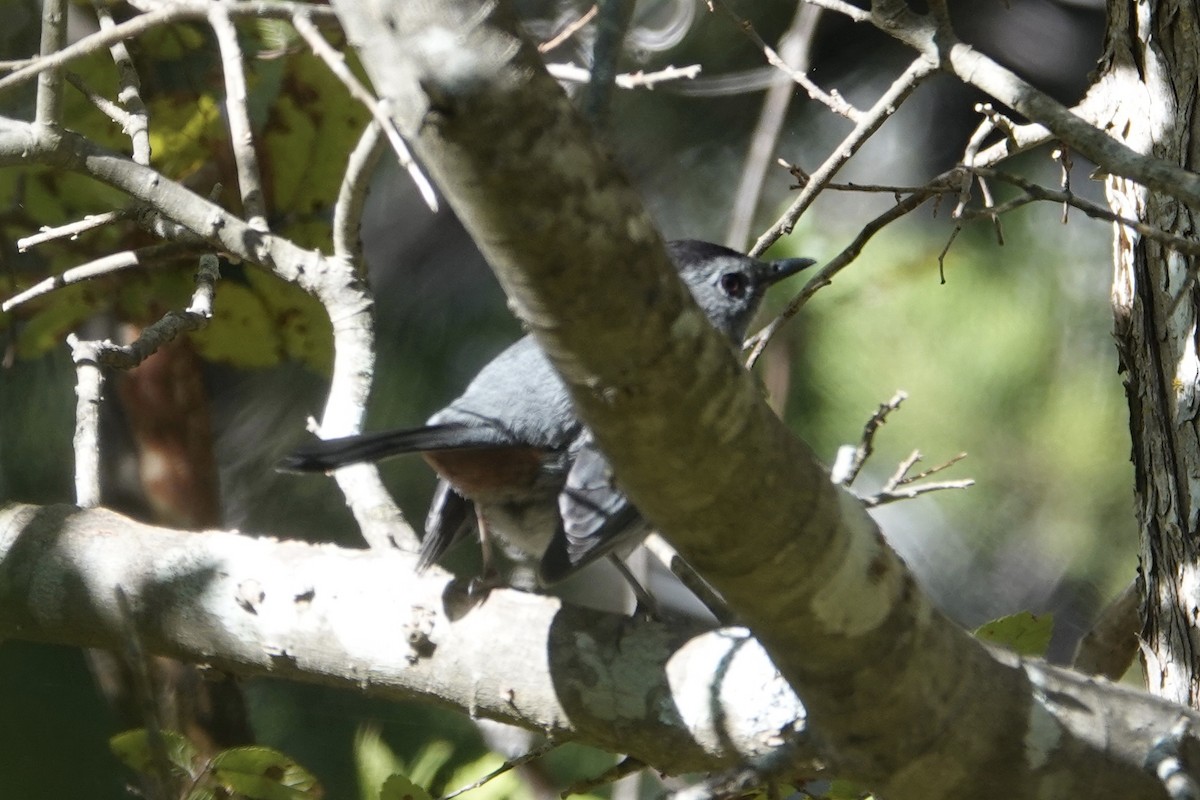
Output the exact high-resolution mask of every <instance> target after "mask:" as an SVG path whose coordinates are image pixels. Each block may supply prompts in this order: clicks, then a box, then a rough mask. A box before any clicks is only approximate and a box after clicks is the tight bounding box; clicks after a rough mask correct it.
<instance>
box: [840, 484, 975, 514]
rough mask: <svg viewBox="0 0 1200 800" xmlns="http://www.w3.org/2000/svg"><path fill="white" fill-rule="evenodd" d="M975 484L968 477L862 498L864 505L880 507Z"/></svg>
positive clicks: (908, 487)
mask: <svg viewBox="0 0 1200 800" xmlns="http://www.w3.org/2000/svg"><path fill="white" fill-rule="evenodd" d="M974 485H975V481H974V480H972V479H971V478H967V479H965V480H961V481H938V482H936V483H923V484H921V485H920V486H907V487H905V488H903V489H895V490H893V491H890V492H879V493H878V494H874V495H871V496H870V497H864V498H862V501H863V505H865V506H866V507H867V508H878V507H879V506H886V505H888V504H889V503H896V502H899V501H900V500H912V499H913V498H914V497H920V496H921V495H923V494H929V493H930V492H942V491H945V490H947V489H969V488H970V487H972V486H974Z"/></svg>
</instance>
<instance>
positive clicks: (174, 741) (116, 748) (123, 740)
mask: <svg viewBox="0 0 1200 800" xmlns="http://www.w3.org/2000/svg"><path fill="white" fill-rule="evenodd" d="M161 736H162V742H163V746H164V748H165V749H166V755H167V761H168V762H170V764H171V766H172V767H174V768H175V770H176V771H177V773H178V774H179V775H183V776H190V775H191V774H192V769H193V766H194V765H195V763H196V760H197V758H198V756H199V754H198V753H197V752H196V748H195V747H193V746H192V743H191V742H189V741H188V740H187V738H186V737H185V736H184V735H183V734H180V733H176V732H175V731H162V733H161ZM108 749H109V750H111V751H112V753H113V755H115V756H116V757H117V758H118V759H120V760H121V763H123V764H125V766H127V767H129V768H130V769H132V770H133V771H134V772H139V773H141V774H143V775H150V774H153V772H154V756H153V751H152V750H151V748H150V734H149V733H148V732H147V731H146V729H145V728H136V729H134V730H129V731H124V732H123V733H118V734H117V735H116V736H113V737H112V738H111V739H109V740H108Z"/></svg>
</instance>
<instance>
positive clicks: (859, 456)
mask: <svg viewBox="0 0 1200 800" xmlns="http://www.w3.org/2000/svg"><path fill="white" fill-rule="evenodd" d="M907 399H908V393H907V392H903V391H897V392H896V393H895V394H894V395H892V399H890V400H888V401H887V402H886V403H882V404H880V406H879V408H877V409H875V413H874V414H872V415H871V417H870V419H868V420H867V422H866V424H865V425H863V432H862V437H861V438H860V439H859V442H858V445H857V446H856V447H850V446H849V445H847V446H846V447H844V448H843V450H845V451H846V452H848V453H849V455H850V457H849V459H848V460H847V463H845V464H841V465H840V466H835V468H834V469H833V470H831V474H830V480H832V481H833V482H834V483H836V484H838V485H839V486H850V485H851V484H852V483H854V479H855V478H857V477H858V474H859V472H861V471H862V468H863V465H864V464H866V463H867V459H869V458H870V457H871V454H872V453H874V452H875V432H876V431H878V430H879V426H880V425H883V423H885V422H887V418H888V415H889V414H891V413H892V412H893V411H895V410H896V409H898V408H900V404H901V403H903V402H904V401H905V400H907ZM841 460H842V459H841V457H840V453H839V458H838V462H839V464H840V462H841Z"/></svg>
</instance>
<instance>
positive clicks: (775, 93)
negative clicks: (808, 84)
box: [725, 3, 821, 250]
mask: <svg viewBox="0 0 1200 800" xmlns="http://www.w3.org/2000/svg"><path fill="white" fill-rule="evenodd" d="M820 17H821V9H819V8H815V7H813V6H808V5H804V4H803V3H801V4H799V5H797V6H796V15H795V18H794V19H793V20H792V25H791V27H790V28H789V29H788V31H787V32H786V33H784V35H783V38H782V40H781V42H780V45H779V51H780V52H779V55H780V60H781V61H783V63H785V64H794V65H796V67H795V69H796V71H797V72H799V73H801V74H803V73H805V72H807V71H808V61H809V43H810V42H811V40H812V35H813V31H814V30H816V26H817V20H819V19H820ZM792 95H793V89H792V86H791V84H789V83H787V82H784V81H774V82H772V83H771V86H770V87H769V88H768V89H767V95H766V97H764V98H763V104H762V111H760V112H759V115H758V123H757V124H756V125H755V126H754V133H753V134H752V135H751V137H750V148H749V150H748V151H747V153H746V160H745V163H744V164H743V166H742V169H741V171H740V172H741V178H740V179H739V181H738V187H737V190H736V191H735V192H734V194H733V206H732V208H731V209H730V212H729V228H728V230H727V232H726V234H725V243H726V244H727V245H729V246H730V247H733V248H735V249H739V250H740V249H742V248H743V247H744V246H745V243H746V239H747V238H748V237H749V236H750V226H751V225H753V224H754V212H755V211H757V210H758V203H759V200H760V198H761V197H762V187H763V182H764V181H765V180H766V177H767V169H768V168H769V167H770V163H771V155H772V153H773V152H774V150H775V147H776V144H777V143H778V142H779V133H780V131H781V130H782V129H783V123H784V120H785V119H786V118H787V110H788V107H789V106H790V105H791V100H792Z"/></svg>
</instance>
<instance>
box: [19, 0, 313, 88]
mask: <svg viewBox="0 0 1200 800" xmlns="http://www.w3.org/2000/svg"><path fill="white" fill-rule="evenodd" d="M211 8H212V2H211V0H173V2H172V3H170V4H169V5H164V6H161V7H159V8H157V9H155V10H154V11H150V12H147V13H145V14H139V15H138V16H136V17H134V18H133V19H130V20H127V21H126V22H122V23H121V24H119V25H116V26H114V27H112V28H110V29H108V30H100V31H98V32H96V33H93V34H91V35H90V36H85V37H84V38H82V39H80V40H79V41H77V42H75V43H74V44H72V45H70V46H68V47H64V48H63V49H61V50H59V51H57V52H56V53H54V54H52V55H49V56H46V57H44V58H37V59H32V60H30V62H29V63H28V65H26V66H24V67H21V68H20V69H17V70H15V71H14V72H12V73H11V74H9V75H6V76H5V77H3V78H0V92H3V91H4V90H6V89H11V88H12V87H14V86H19V85H21V84H23V83H27V82H28V81H30V80H32V79H33V78H34V77H36V76H38V75H40V74H42V73H43V72H46V71H48V70H52V69H57V68H58V67H61V66H62V65H64V64H67V63H70V62H71V61H74V60H75V59H77V58H83V57H84V56H87V55H91V54H92V53H97V52H99V51H100V50H103V49H104V48H106V47H111V46H112V45H114V44H116V43H117V42H122V41H125V40H126V39H132V38H133V37H135V36H138V35H140V34H143V33H145V32H146V31H149V30H152V29H154V28H157V27H159V26H162V25H166V24H168V23H171V22H178V21H180V20H185V19H204V18H205V17H207V16H208V13H209V11H210V10H211ZM226 10H227V11H228V13H229V14H230V15H232V16H238V17H270V18H284V19H286V18H288V17H291V16H292V15H293V14H296V13H297V12H299V11H306V12H307V13H309V14H312V15H313V16H314V17H318V18H320V19H323V20H328V21H331V22H333V21H336V20H337V17H336V15H335V14H334V11H333V9H332V8H330V7H328V6H319V5H313V4H310V3H293V2H287V1H286V0H242V2H237V3H226Z"/></svg>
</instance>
